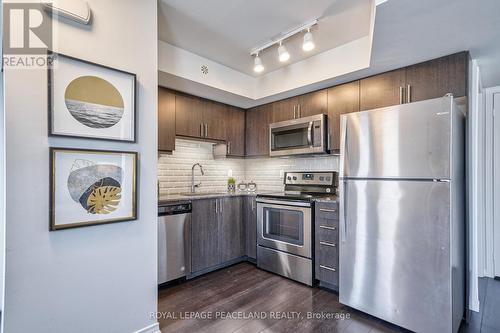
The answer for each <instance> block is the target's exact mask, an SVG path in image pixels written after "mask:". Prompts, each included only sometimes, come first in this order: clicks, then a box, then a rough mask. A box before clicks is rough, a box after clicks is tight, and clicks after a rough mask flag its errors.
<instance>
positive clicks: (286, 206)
mask: <svg viewBox="0 0 500 333" xmlns="http://www.w3.org/2000/svg"><path fill="white" fill-rule="evenodd" d="M284 183H285V191H284V192H279V193H269V194H261V195H258V196H257V266H258V267H260V268H262V269H265V270H268V271H271V272H274V273H276V274H280V275H283V276H286V277H288V278H290V279H293V280H296V281H299V282H302V283H305V284H308V285H312V284H313V267H314V266H313V247H312V244H313V231H314V230H313V224H314V223H313V221H314V216H313V212H314V199H316V198H320V197H324V196H330V195H333V194H335V190H336V188H337V185H338V174H337V173H336V172H333V171H329V172H326V171H323V172H287V173H285V178H284Z"/></svg>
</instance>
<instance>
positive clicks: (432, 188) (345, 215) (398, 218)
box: [339, 180, 455, 333]
mask: <svg viewBox="0 0 500 333" xmlns="http://www.w3.org/2000/svg"><path fill="white" fill-rule="evenodd" d="M341 187H342V193H341V194H342V197H343V201H342V202H341V204H342V206H343V207H342V209H341V214H342V216H341V221H340V222H341V223H340V232H341V235H342V237H341V242H340V267H339V273H340V281H339V287H340V291H339V299H340V302H341V303H343V304H346V305H348V306H351V307H353V308H356V309H358V310H361V311H363V312H366V313H369V314H371V315H373V316H376V317H379V318H381V319H384V320H386V321H389V322H391V323H394V324H396V325H399V326H402V327H404V328H407V329H409V330H412V331H415V332H450V333H451V331H452V318H451V314H452V308H451V298H452V296H451V289H452V287H451V279H450V276H451V274H452V269H455V268H452V267H451V265H450V183H447V182H432V181H431V182H425V181H393V180H382V181H380V180H344V181H343V182H342V185H341ZM344 199H345V200H344Z"/></svg>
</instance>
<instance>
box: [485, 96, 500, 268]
mask: <svg viewBox="0 0 500 333" xmlns="http://www.w3.org/2000/svg"><path fill="white" fill-rule="evenodd" d="M485 92H486V94H485V95H486V128H485V130H486V131H485V132H486V145H485V149H486V154H485V155H486V156H485V166H486V168H485V172H486V174H485V178H486V180H487V179H490V180H493V181H486V182H485V190H486V198H485V199H486V200H485V204H486V212H485V221H484V222H485V223H484V264H485V265H484V276H486V277H495V276H500V249H495V232H496V233H499V231H497V230H498V229H499V228H500V209H499V210H498V211H495V198H496V197H497V196H500V189H499V190H497V191H496V192H497V193H495V188H494V183H495V182H496V179H497V177H500V174H497V173H496V172H495V165H496V164H499V167H498V168H500V157H499V156H496V155H495V151H496V150H497V149H500V147H495V138H496V136H495V133H497V135H499V136H500V105H495V103H494V101H495V98H500V97H499V96H500V87H492V88H488V89H486V91H485ZM495 108H496V112H495ZM495 113H496V117H495ZM495 121H496V122H497V123H498V125H497V127H498V129H497V130H496V131H495ZM497 155H498V154H497ZM497 242H500V240H497ZM497 246H500V245H497ZM495 263H496V265H495Z"/></svg>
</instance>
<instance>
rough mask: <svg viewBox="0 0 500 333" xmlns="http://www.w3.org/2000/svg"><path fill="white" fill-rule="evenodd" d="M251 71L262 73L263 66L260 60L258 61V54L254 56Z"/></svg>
mask: <svg viewBox="0 0 500 333" xmlns="http://www.w3.org/2000/svg"><path fill="white" fill-rule="evenodd" d="M253 70H254V71H255V72H256V73H262V71H264V65H262V59H260V57H259V54H258V53H257V54H256V55H255V60H254V66H253Z"/></svg>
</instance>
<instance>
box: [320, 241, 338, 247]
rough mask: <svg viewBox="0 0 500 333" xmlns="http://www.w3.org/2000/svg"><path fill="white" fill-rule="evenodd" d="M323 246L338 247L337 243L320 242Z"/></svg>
mask: <svg viewBox="0 0 500 333" xmlns="http://www.w3.org/2000/svg"><path fill="white" fill-rule="evenodd" d="M319 243H320V244H321V245H325V246H330V247H337V244H335V243H328V242H319Z"/></svg>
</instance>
